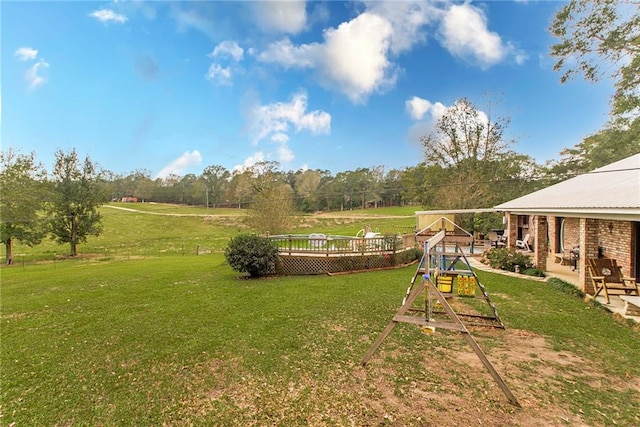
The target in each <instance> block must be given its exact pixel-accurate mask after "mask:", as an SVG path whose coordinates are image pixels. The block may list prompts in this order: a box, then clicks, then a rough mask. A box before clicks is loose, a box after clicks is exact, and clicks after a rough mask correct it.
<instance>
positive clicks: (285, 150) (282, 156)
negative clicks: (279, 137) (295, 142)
mask: <svg viewBox="0 0 640 427" xmlns="http://www.w3.org/2000/svg"><path fill="white" fill-rule="evenodd" d="M295 158H296V156H295V155H294V154H293V151H291V149H290V148H289V147H288V146H287V145H286V144H280V145H279V146H278V159H279V160H280V163H289V162H291V161H293V159H295Z"/></svg>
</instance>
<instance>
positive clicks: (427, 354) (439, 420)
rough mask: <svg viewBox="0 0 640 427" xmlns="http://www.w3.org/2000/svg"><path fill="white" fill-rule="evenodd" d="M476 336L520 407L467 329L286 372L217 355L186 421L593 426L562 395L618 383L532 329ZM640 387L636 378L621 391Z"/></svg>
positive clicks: (185, 409) (483, 331)
mask: <svg viewBox="0 0 640 427" xmlns="http://www.w3.org/2000/svg"><path fill="white" fill-rule="evenodd" d="M336 328H337V327H336ZM336 328H333V329H334V331H336V330H337V331H340V330H341V329H340V328H337V329H336ZM472 333H473V334H474V336H475V337H476V339H477V341H478V342H479V343H480V345H481V347H482V348H483V349H484V350H485V352H486V354H487V356H488V358H489V359H490V360H491V362H492V363H493V365H494V367H495V368H496V370H497V371H498V372H499V374H500V375H501V377H502V378H503V380H504V381H505V382H506V383H507V385H508V386H509V388H510V390H511V391H512V393H513V394H514V395H515V396H516V398H517V399H518V401H519V402H520V404H521V407H516V406H513V405H511V404H510V403H509V402H508V400H507V399H506V397H505V396H504V394H503V393H502V391H501V390H500V388H499V387H498V385H497V384H496V383H495V382H494V381H493V379H492V378H491V376H490V374H489V373H488V371H487V370H486V369H485V368H484V366H483V365H482V363H481V362H480V360H479V359H478V357H477V356H476V354H475V353H474V352H473V351H472V350H471V348H470V347H469V346H467V345H466V342H465V341H464V340H462V338H461V336H460V335H459V334H440V332H438V333H436V334H435V335H433V336H425V340H434V342H433V344H434V347H433V351H431V350H429V349H427V351H424V348H423V349H421V350H420V349H417V350H415V349H414V350H412V349H404V348H401V347H395V348H394V346H393V345H391V347H392V348H390V349H385V348H384V347H385V346H384V345H383V347H382V348H381V349H380V350H379V351H378V353H376V354H375V355H374V357H373V358H372V359H371V361H370V362H369V364H368V365H367V366H365V367H362V366H360V365H359V364H358V362H357V361H348V362H342V363H339V362H336V363H330V364H329V365H327V366H322V365H312V366H314V367H313V368H311V370H309V369H308V368H307V369H304V368H302V366H303V365H301V369H300V370H299V372H297V373H296V372H295V371H296V369H295V368H294V369H293V370H294V373H293V374H292V375H291V376H289V377H286V378H285V377H281V376H276V377H270V376H268V375H260V374H256V373H255V372H248V371H246V368H244V370H243V367H242V363H240V362H239V361H237V360H236V361H231V362H225V361H220V360H215V361H212V362H211V363H210V364H209V365H208V368H207V369H206V372H201V375H200V374H199V375H198V377H199V378H203V377H206V376H209V377H210V378H209V380H207V381H202V383H201V384H200V386H205V387H206V384H209V385H211V384H215V386H214V387H210V388H209V389H208V390H200V391H198V392H196V393H195V394H194V395H193V396H192V398H191V399H185V400H184V401H183V402H182V404H183V406H182V409H181V411H180V412H181V414H182V416H183V417H184V418H183V419H184V420H190V421H187V422H188V423H189V422H191V421H194V422H197V421H198V420H200V421H201V420H203V419H204V420H208V419H211V420H214V419H215V420H218V421H219V422H222V421H225V420H226V421H227V422H229V423H230V424H231V425H265V424H269V425H363V426H364V425H392V426H396V425H398V426H400V425H401V426H411V425H414V426H427V425H510V426H529V425H553V426H556V425H572V426H580V425H594V423H593V420H592V419H590V420H587V421H588V422H587V421H585V419H584V418H583V416H582V415H581V409H578V410H575V408H571V407H569V404H568V403H567V402H566V400H564V401H563V399H560V398H559V395H560V393H566V390H567V385H569V388H570V385H571V384H572V382H575V379H576V378H577V377H580V378H581V379H582V380H581V381H584V378H585V377H589V378H590V379H591V381H590V383H591V384H592V386H593V387H596V388H598V387H611V386H612V385H611V384H609V382H608V381H607V378H606V377H605V376H604V375H602V374H601V373H600V372H599V371H598V370H597V367H596V366H594V365H593V364H592V363H589V361H588V360H585V359H583V358H582V357H580V356H579V355H576V354H573V353H571V352H568V351H554V350H553V349H552V348H551V346H550V345H549V344H548V343H547V342H546V340H545V339H544V337H542V336H540V335H537V334H534V333H531V332H527V331H522V330H515V329H514V330H499V329H492V328H476V330H474V331H472ZM439 334H440V335H441V336H439V337H437V335H439ZM442 335H444V336H442ZM430 337H433V338H430ZM428 347H429V346H427V348H428ZM358 356H360V355H354V359H355V358H356V357H358ZM288 362H290V361H287V360H283V363H288ZM638 386H639V384H638V380H637V379H630V381H629V382H627V383H626V384H625V385H624V387H621V390H623V389H624V388H625V387H626V388H628V387H632V388H633V387H635V388H636V389H637V388H638ZM575 392H576V393H579V390H576V391H575ZM603 415H605V414H603ZM603 418H604V417H603ZM609 421H610V420H609ZM605 424H606V420H604V419H603V423H602V425H605ZM595 425H598V424H595Z"/></svg>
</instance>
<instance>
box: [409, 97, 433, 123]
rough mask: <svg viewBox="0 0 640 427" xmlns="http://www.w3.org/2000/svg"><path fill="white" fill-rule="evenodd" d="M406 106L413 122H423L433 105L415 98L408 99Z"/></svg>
mask: <svg viewBox="0 0 640 427" xmlns="http://www.w3.org/2000/svg"><path fill="white" fill-rule="evenodd" d="M404 105H405V108H406V109H407V112H408V113H409V115H410V116H411V118H412V119H413V120H422V118H423V117H424V115H425V113H426V112H427V110H428V109H429V106H430V105H431V103H430V102H429V101H427V100H426V99H422V98H420V97H417V96H414V97H413V98H411V99H407V100H406V101H405V103H404Z"/></svg>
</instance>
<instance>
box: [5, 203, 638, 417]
mask: <svg viewBox="0 0 640 427" xmlns="http://www.w3.org/2000/svg"><path fill="white" fill-rule="evenodd" d="M111 211H113V212H112V213H111ZM126 215H129V216H126ZM105 220H106V221H112V222H105V234H108V235H109V237H102V239H105V240H103V241H102V244H104V245H105V246H109V247H111V246H115V245H116V244H117V242H128V244H129V245H130V247H135V248H138V249H136V251H135V253H136V254H138V255H137V256H130V257H122V256H109V255H108V254H107V256H103V255H102V254H101V253H100V251H99V250H96V249H91V252H96V253H97V254H98V255H95V256H92V257H84V258H81V259H74V260H71V259H58V260H57V261H56V262H55V263H54V262H52V260H46V261H45V262H42V261H40V262H26V263H25V265H21V264H20V263H18V264H17V265H15V266H12V267H8V268H7V267H5V268H2V269H0V274H1V280H2V281H1V289H0V302H1V318H0V319H1V325H2V328H1V333H2V346H1V350H0V351H1V355H0V361H1V364H2V369H1V374H0V379H1V391H0V393H1V394H0V398H1V404H2V406H1V412H2V413H1V417H0V424H1V425H14V424H13V423H15V425H16V426H22V425H24V426H27V425H29V426H31V425H121V424H126V425H163V424H165V425H230V426H235V425H238V426H246V425H256V426H262V425H286V426H289V425H403V426H404V425H416V426H418V425H437V424H442V425H460V424H474V425H475V424H478V423H479V422H480V423H482V424H483V425H522V426H528V425H532V424H535V425H596V426H597V425H603V426H604V425H613V424H617V425H627V426H633V425H640V415H639V413H638V407H640V356H639V355H640V330H639V328H638V327H637V326H635V327H634V326H631V325H630V324H628V323H625V322H622V321H620V320H618V319H616V318H614V317H613V316H612V315H611V314H610V313H608V312H606V311H604V310H602V309H601V308H599V307H597V306H594V305H592V304H587V303H585V302H583V301H582V300H580V299H577V298H576V297H574V296H571V295H568V294H567V293H564V292H562V291H560V290H558V289H556V288H554V287H552V286H550V285H549V284H546V283H544V282H538V281H532V280H526V279H517V278H512V277H508V276H502V275H497V274H493V273H486V272H479V275H480V278H481V279H482V281H483V283H484V284H485V285H486V287H487V290H488V292H489V293H490V295H491V297H492V300H493V301H494V302H495V303H496V306H497V308H498V310H499V313H500V315H501V318H502V320H503V321H504V323H505V325H506V329H505V330H497V329H491V328H481V327H475V328H471V331H472V333H473V334H474V336H475V337H476V339H477V340H478V342H479V344H480V346H481V347H482V348H483V349H484V351H485V352H486V354H487V356H488V357H489V359H490V360H491V361H492V363H493V364H494V366H495V367H496V369H497V370H498V372H499V373H500V375H501V376H502V377H503V379H504V380H505V382H506V383H507V384H508V386H509V387H510V389H511V391H512V392H513V394H514V395H515V396H516V398H517V399H518V400H519V402H520V403H521V405H522V407H521V408H516V407H514V406H512V405H510V404H509V403H508V402H507V400H506V398H505V397H504V395H503V394H502V393H501V391H500V389H499V388H498V387H497V385H496V384H495V383H494V382H493V381H492V379H491V377H490V376H489V374H488V372H486V371H485V370H484V368H483V367H482V365H481V363H480V362H479V360H478V359H477V357H476V356H475V354H474V353H473V352H472V351H471V349H470V348H469V347H468V346H467V345H466V343H465V342H464V340H463V339H462V338H461V337H460V336H459V335H457V334H454V333H447V332H444V331H440V330H438V331H437V332H436V333H435V334H432V335H424V334H423V333H421V332H420V330H419V329H418V328H417V327H414V326H412V325H407V324H400V325H398V326H397V327H396V328H395V330H394V331H393V332H392V333H391V335H389V337H388V338H387V339H386V340H385V342H384V343H383V345H382V346H381V348H380V349H379V350H378V352H377V353H376V354H374V356H373V358H372V359H371V361H370V362H369V364H368V365H367V366H366V367H361V366H360V365H359V360H360V358H361V357H362V356H363V355H364V353H365V352H366V351H367V350H368V349H369V347H370V346H371V344H372V342H373V340H375V338H376V337H377V335H378V334H379V333H380V332H381V331H382V329H383V328H384V326H385V325H386V323H387V322H388V321H389V320H390V319H391V317H392V316H393V314H394V313H395V311H396V310H397V309H398V307H399V305H400V303H401V300H402V297H403V296H404V293H405V291H406V288H407V285H408V283H409V280H410V278H411V276H412V275H413V271H414V270H413V268H411V267H409V268H404V269H397V270H388V271H379V272H369V273H361V274H352V275H341V276H331V277H330V276H308V277H276V278H266V279H261V280H245V279H241V278H239V277H238V274H237V273H235V272H233V271H232V270H231V269H230V268H229V267H228V266H226V265H225V263H224V258H223V256H222V255H221V254H219V253H211V254H206V255H200V256H195V254H194V253H193V251H185V253H184V255H182V254H181V253H180V252H179V251H178V252H174V253H171V252H164V253H163V252H161V250H160V248H162V247H163V246H165V245H167V244H172V245H174V246H176V245H177V244H178V242H180V241H181V240H182V239H183V238H184V239H187V238H189V239H194V240H193V241H195V239H197V238H200V239H201V241H203V242H204V241H208V239H210V238H211V236H216V237H220V239H221V242H222V241H223V239H228V237H229V236H231V235H233V234H234V233H237V229H234V228H233V227H227V228H228V229H225V228H224V227H222V226H219V225H215V226H214V225H211V224H209V223H206V222H204V221H203V220H202V218H197V217H196V218H195V219H194V217H173V218H169V217H166V218H165V217H163V216H157V215H144V214H132V213H131V212H126V211H117V210H113V209H112V210H109V211H108V212H107V211H106V210H105ZM173 220H176V221H179V222H176V223H172V222H165V221H173ZM194 220H198V221H195V222H190V221H194ZM115 225H118V227H116V228H118V230H115V229H113V227H114V226H115ZM210 225H211V230H208V229H207V228H206V227H208V226H210ZM349 226H350V225H349ZM175 227H178V228H180V230H182V233H183V234H181V233H180V232H179V231H176V230H173V228H175ZM336 227H338V226H336ZM125 228H126V229H128V230H129V233H138V232H140V230H142V231H143V232H142V234H141V235H137V234H134V235H130V236H126V235H125V234H126V233H125V231H123V230H120V229H125ZM198 230H199V231H198ZM319 231H324V229H320V230H319ZM225 233H226V234H225ZM185 236H186V237H185ZM91 245H94V246H91ZM203 245H204V243H203ZM221 245H222V243H221ZM99 247H100V246H99V245H97V244H96V243H95V242H94V243H92V242H89V243H88V244H87V245H86V246H81V247H80V248H81V251H82V248H99ZM221 247H222V246H221ZM47 250H51V249H50V248H48V247H47V248H45V249H43V248H34V249H33V251H34V252H35V253H40V252H44V251H47ZM58 250H59V249H58ZM131 252H132V253H133V252H134V251H133V250H131Z"/></svg>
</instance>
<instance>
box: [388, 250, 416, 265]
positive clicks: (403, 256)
mask: <svg viewBox="0 0 640 427" xmlns="http://www.w3.org/2000/svg"><path fill="white" fill-rule="evenodd" d="M420 258H422V250H420V249H418V248H412V249H409V250H406V251H402V252H398V253H397V254H395V259H394V260H393V261H394V263H393V264H394V265H398V264H408V263H410V262H413V261H415V260H417V259H420Z"/></svg>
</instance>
